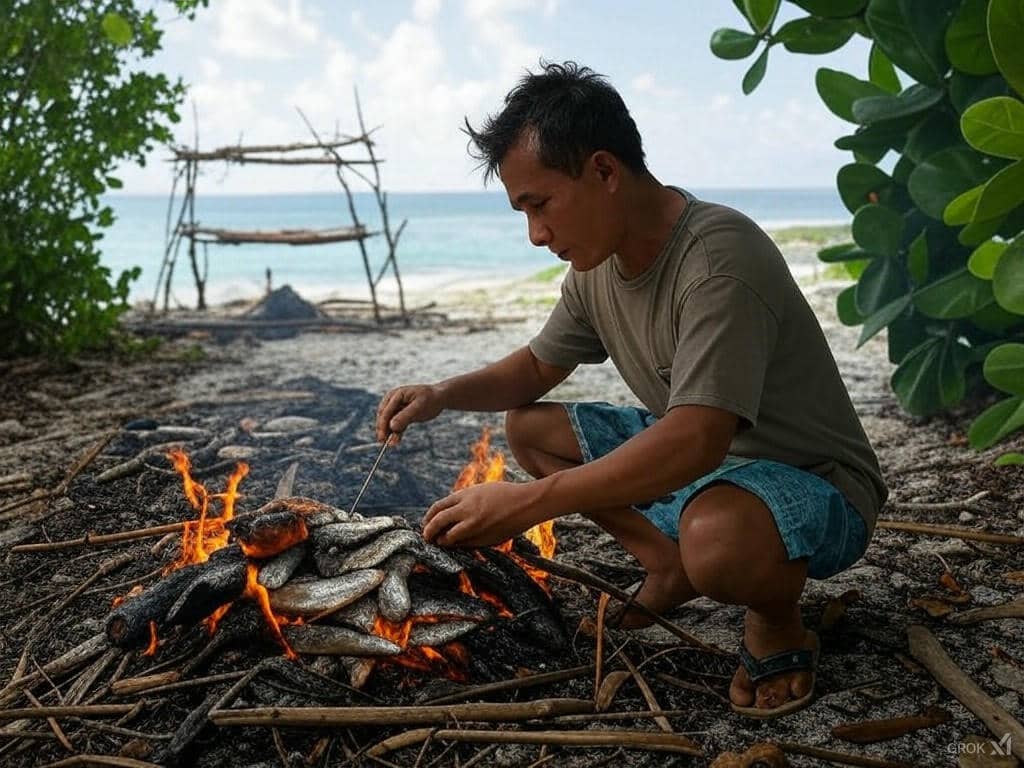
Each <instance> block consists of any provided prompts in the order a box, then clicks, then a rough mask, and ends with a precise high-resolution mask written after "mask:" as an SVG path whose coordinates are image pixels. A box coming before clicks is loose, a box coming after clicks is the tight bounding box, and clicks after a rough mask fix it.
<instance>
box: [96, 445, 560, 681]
mask: <svg viewBox="0 0 1024 768" xmlns="http://www.w3.org/2000/svg"><path fill="white" fill-rule="evenodd" d="M472 454H473V459H472V461H470V463H469V464H467V465H466V467H465V468H464V469H463V471H462V473H461V474H460V476H459V478H458V480H457V481H456V483H455V485H454V489H455V490H458V489H460V488H465V487H468V486H470V485H475V484H477V483H485V482H495V481H499V480H502V479H504V476H505V462H504V457H503V456H502V454H500V453H497V452H493V451H492V450H491V448H490V436H489V434H488V433H487V432H486V431H485V432H484V434H483V436H482V437H481V439H480V440H479V441H478V442H477V443H476V445H474V446H473V449H472ZM168 458H169V459H170V461H171V463H172V464H173V466H174V468H175V470H176V471H177V472H178V473H179V474H180V475H181V478H182V483H183V490H184V495H185V498H186V499H187V500H188V503H189V504H190V505H191V507H192V508H193V509H194V510H195V512H196V518H195V519H194V520H189V521H185V523H184V527H183V532H182V535H181V538H180V541H179V542H178V546H177V552H176V553H175V555H174V557H173V560H172V561H171V562H170V563H168V565H167V566H166V568H165V570H164V573H163V577H162V578H161V579H160V580H159V581H158V582H157V583H156V584H154V585H152V586H150V587H149V588H148V589H146V590H144V591H140V592H138V593H137V594H129V595H127V596H125V597H124V598H119V599H117V600H116V601H115V605H114V607H113V610H112V611H111V613H110V615H109V616H108V619H107V624H106V632H107V636H108V638H109V639H110V641H111V642H112V643H114V644H116V645H118V646H120V647H123V648H129V647H141V646H142V645H146V651H145V653H146V654H150V655H152V654H155V653H157V650H158V648H159V646H160V642H161V641H160V638H161V637H163V636H164V635H165V634H167V633H168V632H170V631H173V629H174V628H175V627H183V628H188V627H191V626H193V625H195V624H197V623H199V622H202V623H203V624H204V625H205V626H206V628H207V630H208V632H209V633H210V634H211V635H213V634H215V633H216V631H217V628H218V625H219V623H220V621H221V620H222V619H223V618H224V616H225V614H227V613H228V612H229V611H231V610H232V608H233V606H235V605H236V604H238V603H239V602H240V601H252V602H253V603H255V604H256V605H257V606H258V607H259V609H260V612H261V613H262V616H263V619H264V622H263V623H264V626H265V628H266V631H267V632H268V633H269V635H270V636H271V637H272V638H273V639H274V640H275V641H276V642H277V644H278V645H279V646H280V648H281V652H282V653H283V654H284V655H285V656H286V657H288V658H289V659H293V660H296V659H298V658H299V657H300V655H302V656H312V657H317V656H324V655H327V656H336V657H342V658H343V660H344V661H343V663H344V665H345V667H346V668H347V669H348V672H349V675H350V682H351V683H352V684H353V685H355V686H357V687H362V686H363V685H364V684H365V683H366V681H367V679H368V677H369V675H370V673H371V672H372V670H373V669H374V668H375V667H377V666H379V665H399V666H402V667H406V668H409V669H412V670H417V671H419V672H421V673H431V674H439V675H444V676H446V677H448V678H451V679H453V680H466V679H467V673H466V670H467V668H468V661H469V654H468V651H467V649H466V647H465V646H464V644H463V643H462V642H461V641H462V640H463V639H464V638H465V637H466V636H469V635H471V634H473V633H479V632H496V631H501V630H502V629H503V628H504V629H510V630H512V631H514V632H515V633H516V635H517V638H518V639H520V640H523V641H525V642H528V643H531V642H532V643H534V644H535V645H538V646H539V647H542V648H546V649H549V650H555V651H557V650H559V649H562V648H564V647H565V646H566V644H567V638H566V635H565V630H564V627H563V624H562V621H561V618H560V616H559V615H558V613H557V611H556V610H555V608H554V606H553V604H552V602H551V599H550V590H549V586H548V583H547V579H548V574H547V573H545V572H544V571H542V570H540V569H538V568H535V567H533V566H531V565H530V564H529V563H528V562H527V561H526V560H524V559H523V558H522V557H520V555H519V554H517V553H516V550H515V546H514V543H513V541H507V542H505V543H503V544H502V545H500V546H498V547H495V548H490V549H482V550H473V551H456V550H445V549H442V548H440V547H437V546H435V545H433V544H429V543H427V542H426V541H424V540H423V538H422V536H421V535H420V534H419V532H418V531H417V530H414V529H413V527H412V525H411V523H410V521H408V520H406V519H405V518H404V517H402V516H400V515H375V516H370V517H364V516H362V515H360V514H358V513H349V512H346V511H345V510H344V509H340V508H337V507H334V506H331V505H329V504H326V503H323V502H320V501H317V500H314V499H310V498H305V497H300V496H287V497H283V498H275V499H273V500H272V501H270V502H268V503H267V504H264V505H263V506H261V507H260V508H258V509H256V510H255V511H252V512H248V513H242V514H236V504H237V503H238V501H239V498H240V490H239V489H240V486H241V484H242V481H243V479H244V478H245V477H246V475H247V474H248V472H249V468H248V466H247V465H246V464H244V463H239V464H238V465H237V467H236V469H235V471H234V472H233V473H232V474H231V475H230V477H229V478H228V480H227V482H226V485H225V489H224V490H223V492H220V493H211V492H209V491H208V490H207V488H206V487H205V486H204V485H203V484H201V483H199V482H197V481H196V480H195V479H194V478H193V476H192V472H191V464H190V461H189V457H188V456H187V455H186V454H185V453H184V452H183V451H181V450H178V449H175V450H172V451H171V452H170V453H169V455H168ZM217 507H219V510H216V511H219V514H217V515H214V514H213V513H214V511H215V508H217ZM526 540H527V541H528V542H530V543H532V545H533V547H535V548H536V550H537V551H538V552H539V553H540V554H541V555H542V556H544V557H550V556H551V555H552V554H553V552H554V548H555V537H554V533H553V530H552V525H551V523H545V524H542V525H539V526H537V527H535V528H533V529H531V530H530V531H528V532H527V534H526ZM527 546H529V545H527Z"/></svg>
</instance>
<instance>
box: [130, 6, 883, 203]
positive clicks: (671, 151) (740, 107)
mask: <svg viewBox="0 0 1024 768" xmlns="http://www.w3.org/2000/svg"><path fill="white" fill-rule="evenodd" d="M160 7H161V8H165V7H166V6H165V5H164V4H160ZM162 13H163V14H164V15H166V10H163V11H162ZM797 15H802V12H800V11H799V9H797V8H796V7H795V6H792V5H790V4H789V3H785V2H784V3H783V11H782V18H788V17H794V16H797ZM745 24H746V22H745V21H744V20H743V19H742V17H741V16H740V15H739V13H738V12H737V11H736V9H735V8H734V6H733V4H732V2H731V1H730V0H637V2H632V3H629V2H623V1H622V0H617V1H614V2H613V1H612V0H590V1H584V0H377V1H376V2H346V1H342V0H335V1H334V2H330V1H328V0H210V7H209V8H206V9H204V10H201V11H200V12H199V14H198V15H197V17H196V19H195V20H194V21H192V22H188V21H184V20H179V19H168V21H167V22H166V24H165V29H166V35H165V37H164V50H163V51H162V52H161V53H160V54H159V55H158V57H157V59H156V61H155V62H154V63H153V66H154V67H155V68H157V69H160V70H161V71H164V72H166V73H168V74H171V75H180V76H181V77H182V78H183V79H184V81H185V82H186V83H187V84H188V85H189V89H190V99H192V100H194V102H195V107H196V111H197V114H198V121H199V125H198V127H199V137H200V143H201V146H202V147H203V148H207V149H212V148H213V147H215V146H222V145H225V144H231V143H235V142H237V141H238V140H239V138H241V139H242V141H243V142H244V143H276V142H290V141H297V140H306V139H307V138H308V137H309V134H308V132H307V130H306V128H305V126H304V124H303V122H302V120H301V119H300V117H299V115H298V113H297V112H296V109H295V108H296V107H300V108H301V109H302V110H303V111H304V112H305V113H306V114H307V115H308V116H309V117H310V118H311V120H312V121H313V123H314V124H315V125H316V126H317V128H318V130H322V131H324V132H325V133H331V132H333V131H334V128H335V126H338V127H339V128H340V130H341V132H342V133H346V132H351V131H354V130H355V129H356V121H355V113H354V105H353V99H352V89H353V86H358V88H359V91H360V96H361V100H362V103H363V111H364V114H365V116H366V119H367V122H368V123H369V124H370V125H371V126H375V125H380V126H381V129H380V131H379V132H378V134H377V140H378V145H379V152H380V154H381V155H382V156H383V157H385V158H386V159H387V163H386V165H385V166H383V176H384V183H385V186H386V187H387V188H389V189H391V190H394V191H441V190H477V189H481V187H482V182H481V179H480V175H479V173H477V172H476V171H475V170H474V162H473V161H472V160H471V159H470V158H468V157H467V155H466V141H465V136H464V135H463V134H462V133H461V131H460V130H459V127H460V125H461V124H462V120H463V117H464V116H468V117H469V119H470V121H471V122H472V123H474V124H479V122H480V121H481V120H482V119H483V118H484V117H485V116H486V115H487V114H490V113H492V112H494V111H495V110H497V109H498V108H499V106H500V104H501V99H502V97H503V96H504V94H505V93H506V91H507V90H508V89H509V88H510V87H511V86H512V85H513V84H514V83H515V81H516V80H517V78H518V77H519V76H520V75H521V74H522V73H523V71H524V69H526V68H536V65H537V60H538V58H539V57H544V58H545V59H548V60H553V61H562V60H565V59H574V60H576V61H578V62H580V63H581V64H585V65H587V66H589V67H591V68H593V69H595V70H597V71H598V72H601V73H602V74H604V75H606V76H607V77H608V78H609V79H610V80H611V82H612V84H613V85H615V86H616V88H618V89H619V91H620V92H621V93H622V95H623V98H624V99H625V101H626V104H627V105H628V106H629V108H630V110H631V111H632V113H633V116H634V118H635V119H636V122H637V124H638V126H639V128H640V132H641V135H642V136H643V137H644V144H645V148H646V150H647V157H648V163H649V166H650V168H651V170H652V171H653V172H654V174H655V175H656V176H657V177H658V178H659V179H661V180H662V181H663V182H665V183H673V184H681V185H684V186H690V187H699V188H709V187H800V186H810V187H828V186H832V184H833V183H834V178H835V171H836V169H837V168H838V167H839V165H841V164H842V163H843V162H847V161H848V160H847V158H848V153H841V152H839V151H838V150H836V149H834V148H833V147H832V142H833V140H834V139H835V138H836V137H838V136H840V135H842V134H843V133H846V132H847V129H848V126H847V125H846V124H844V123H843V122H842V121H840V120H839V119H838V118H836V117H834V116H832V115H831V114H830V113H829V112H828V111H827V110H826V109H825V107H824V105H823V104H822V103H821V101H820V99H819V98H818V96H817V93H816V92H815V90H814V71H815V69H816V68H817V67H819V66H829V67H833V68H837V69H844V70H846V71H849V72H851V73H853V74H856V75H859V76H864V73H865V72H866V68H867V52H868V49H867V45H866V43H865V41H863V40H861V39H857V38H855V39H854V40H852V41H851V42H850V43H849V44H847V46H846V47H845V48H844V49H842V50H841V51H838V52H836V53H833V54H829V55H827V56H805V55H795V54H790V53H788V52H786V51H784V50H783V49H782V48H781V47H778V48H776V49H773V51H772V54H771V60H770V61H769V66H768V74H767V76H766V78H765V80H764V82H763V83H762V84H761V86H760V87H759V88H758V89H757V90H756V91H755V92H754V93H753V94H752V95H750V96H744V95H743V93H742V91H741V90H740V81H741V79H742V77H743V73H744V72H745V71H746V68H747V67H748V66H749V64H750V63H751V61H752V59H747V60H744V61H741V62H731V61H723V60H721V59H717V58H715V57H714V56H713V55H712V54H711V52H710V50H709V48H708V39H709V38H710V35H711V33H712V31H713V30H714V29H716V28H717V27H721V26H732V27H736V28H741V29H745V28H746V26H745ZM182 118H183V119H182V122H181V123H180V124H179V125H178V126H176V133H177V139H178V141H181V142H189V143H190V142H191V140H192V138H191V137H192V135H193V129H194V125H193V120H192V108H191V105H190V104H186V105H185V107H184V108H183V109H182ZM166 157H167V151H166V149H164V148H157V149H156V150H154V152H153V153H152V155H151V157H150V162H148V163H147V165H146V167H145V168H141V169H140V168H137V167H133V166H124V167H123V168H122V169H121V170H120V176H121V178H122V179H123V180H124V182H125V189H124V191H125V192H127V193H129V194H131V193H137V194H138V193H160V194H162V193H166V192H167V191H168V189H169V185H170V171H169V169H168V165H167V163H165V162H162V161H163V160H164V159H165V158H166ZM199 183H200V189H201V192H202V193H204V194H242V193H273V192H306V191H323V190H327V191H335V190H337V188H338V187H337V182H336V181H335V179H334V176H333V172H332V171H328V170H325V169H323V168H305V169H294V168H290V169H281V168H256V167H252V166H250V167H248V168H244V169H240V168H237V167H233V168H230V169H224V167H223V166H216V167H214V166H211V167H209V168H207V169H206V170H205V171H204V175H203V177H202V178H201V179H200V182H199Z"/></svg>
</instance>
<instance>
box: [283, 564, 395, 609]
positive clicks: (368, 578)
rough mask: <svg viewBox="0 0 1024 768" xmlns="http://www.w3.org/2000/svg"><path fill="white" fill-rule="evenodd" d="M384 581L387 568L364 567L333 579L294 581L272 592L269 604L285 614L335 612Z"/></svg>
mask: <svg viewBox="0 0 1024 768" xmlns="http://www.w3.org/2000/svg"><path fill="white" fill-rule="evenodd" d="M383 580H384V571H382V570H379V569H365V570H358V571H353V572H351V573H346V574H345V575H344V576H336V577H334V578H331V579H303V580H292V581H289V582H288V583H287V584H285V585H284V586H283V587H281V588H280V589H275V590H274V591H272V592H271V593H270V607H271V608H273V609H274V610H275V611H277V612H279V613H283V614H285V615H286V616H307V617H308V616H314V615H323V614H327V613H333V612H334V611H336V610H338V609H339V608H344V607H345V606H346V605H349V604H350V603H354V602H355V601H356V600H358V599H359V598H360V597H362V596H363V595H365V594H366V593H367V592H370V591H371V590H373V589H375V588H376V587H377V586H379V585H380V583H381V582H382V581H383Z"/></svg>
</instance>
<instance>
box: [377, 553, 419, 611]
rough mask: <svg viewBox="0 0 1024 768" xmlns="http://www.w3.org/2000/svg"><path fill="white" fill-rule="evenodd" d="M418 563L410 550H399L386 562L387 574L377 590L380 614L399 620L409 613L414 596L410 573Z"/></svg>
mask: <svg viewBox="0 0 1024 768" xmlns="http://www.w3.org/2000/svg"><path fill="white" fill-rule="evenodd" d="M415 565H416V558H415V557H414V556H413V555H411V554H409V553H408V552H399V553H398V554H395V555H392V556H391V557H390V558H388V560H387V562H386V563H384V570H385V571H386V573H387V575H386V576H385V577H384V581H382V582H381V584H380V588H378V590H377V603H378V605H379V606H380V615H381V616H383V617H384V618H385V619H387V620H388V621H392V622H398V621H401V620H402V619H404V618H405V617H406V616H408V615H409V609H410V608H411V607H412V598H411V597H410V595H409V584H408V580H409V574H410V573H412V569H413V567H414V566H415Z"/></svg>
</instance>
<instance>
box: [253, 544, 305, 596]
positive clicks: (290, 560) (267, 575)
mask: <svg viewBox="0 0 1024 768" xmlns="http://www.w3.org/2000/svg"><path fill="white" fill-rule="evenodd" d="M308 548H309V547H308V545H306V544H304V543H303V544H296V545H295V546H294V547H292V548H291V549H286V550H285V551H284V552H282V553H281V554H279V555H276V556H275V557H272V558H271V559H270V560H268V561H267V562H265V563H264V564H263V565H262V566H260V574H259V576H258V577H257V579H256V581H258V582H259V583H260V584H262V585H263V586H264V587H266V588H267V589H280V588H281V587H283V586H284V585H285V584H286V583H287V582H288V579H290V578H291V577H292V574H293V573H295V570H296V569H297V568H298V567H299V563H301V562H302V558H304V557H305V556H306V550H307V549H308Z"/></svg>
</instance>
